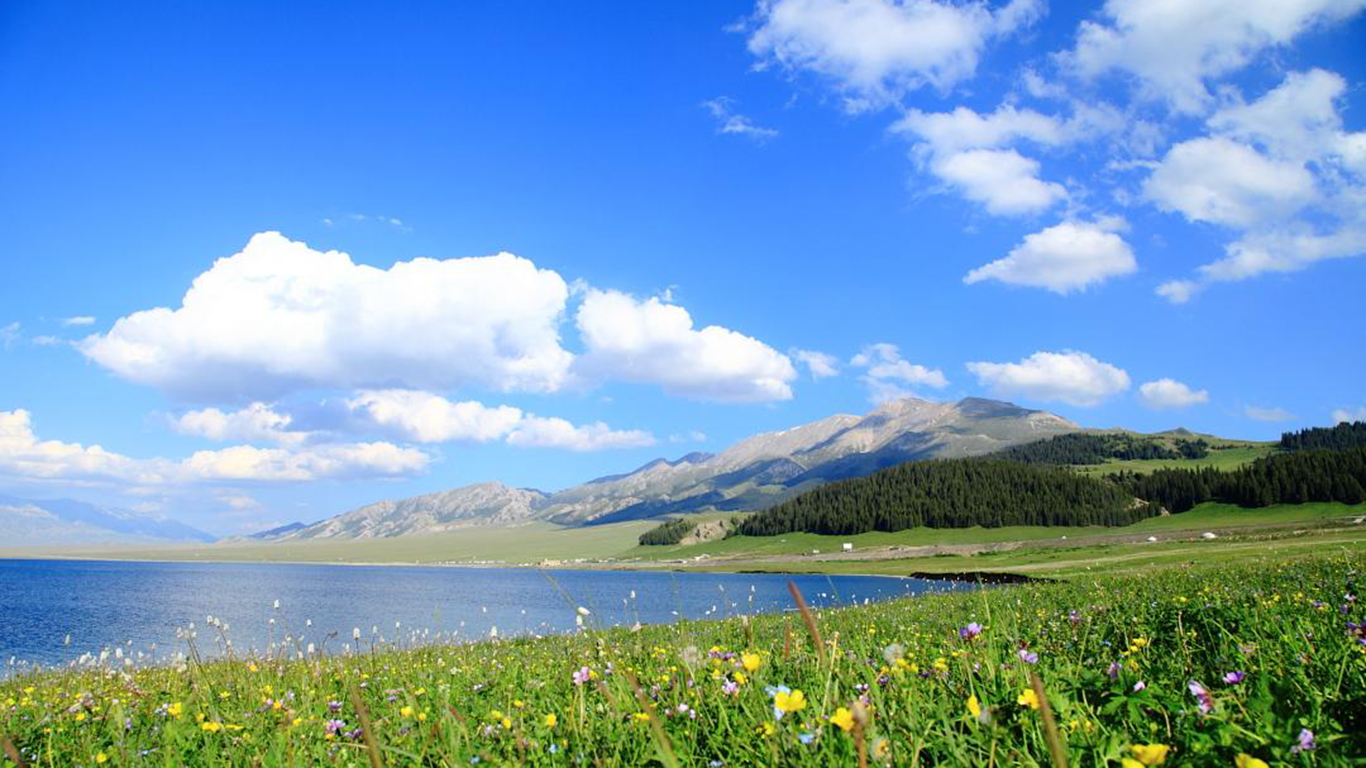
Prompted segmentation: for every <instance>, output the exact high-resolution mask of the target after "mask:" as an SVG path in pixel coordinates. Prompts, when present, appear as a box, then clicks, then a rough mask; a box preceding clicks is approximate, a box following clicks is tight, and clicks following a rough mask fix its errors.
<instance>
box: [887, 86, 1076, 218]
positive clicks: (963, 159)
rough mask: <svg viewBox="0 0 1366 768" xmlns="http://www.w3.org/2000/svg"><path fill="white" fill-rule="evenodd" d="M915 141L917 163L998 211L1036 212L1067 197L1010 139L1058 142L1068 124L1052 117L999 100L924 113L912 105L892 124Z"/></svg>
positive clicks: (1008, 213)
mask: <svg viewBox="0 0 1366 768" xmlns="http://www.w3.org/2000/svg"><path fill="white" fill-rule="evenodd" d="M891 130H892V131H893V132H894V133H898V134H901V135H903V136H906V137H908V138H911V140H912V141H913V142H914V150H913V153H912V154H913V156H914V157H915V158H916V160H917V162H918V163H919V164H920V165H921V167H923V168H926V169H928V170H929V171H930V172H931V173H933V174H934V175H935V176H937V177H939V178H940V179H941V180H943V181H944V182H946V183H947V184H949V185H950V186H952V187H954V188H956V189H957V190H958V191H959V192H960V193H961V194H962V195H963V196H964V197H966V198H968V199H969V200H972V201H974V202H978V203H981V204H982V205H983V206H985V207H986V209H987V211H988V212H990V213H992V214H996V215H1006V216H1013V215H1020V214H1029V213H1038V212H1039V211H1042V210H1044V209H1047V208H1049V207H1051V206H1052V205H1053V204H1054V203H1057V202H1058V201H1060V200H1065V199H1066V198H1067V190H1066V189H1064V188H1063V187H1062V185H1060V184H1056V183H1053V182H1046V181H1043V180H1041V179H1040V178H1039V163H1038V161H1037V160H1034V159H1032V158H1028V157H1025V156H1024V155H1021V154H1020V153H1019V152H1018V151H1016V150H1015V149H1012V148H1008V145H1010V144H1012V143H1014V142H1017V141H1022V140H1027V141H1031V142H1034V143H1036V144H1040V145H1044V146H1056V145H1059V144H1062V143H1064V142H1065V141H1068V140H1070V130H1069V128H1068V127H1067V126H1065V125H1064V124H1063V123H1061V122H1059V121H1058V120H1057V119H1055V118H1053V117H1049V116H1046V115H1042V114H1040V113H1038V112H1034V111H1032V110H1028V109H1025V110H1018V109H1016V108H1015V107H1014V106H1011V105H1003V106H1001V107H999V108H997V110H996V111H995V112H993V113H991V114H985V115H984V114H978V113H977V112H974V111H973V110H971V109H968V108H966V107H961V106H960V107H958V108H956V109H954V110H953V111H952V112H936V113H927V112H921V111H920V110H916V109H912V110H910V111H908V112H907V113H906V114H905V116H903V117H902V118H901V119H900V120H898V121H897V122H896V123H895V124H894V125H893V126H892V128H891Z"/></svg>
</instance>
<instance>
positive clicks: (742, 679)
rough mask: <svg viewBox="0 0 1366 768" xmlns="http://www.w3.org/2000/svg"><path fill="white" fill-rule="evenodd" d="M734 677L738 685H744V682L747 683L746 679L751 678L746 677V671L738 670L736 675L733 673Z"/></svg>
mask: <svg viewBox="0 0 1366 768" xmlns="http://www.w3.org/2000/svg"><path fill="white" fill-rule="evenodd" d="M732 677H734V678H735V684H736V685H744V684H745V681H746V680H748V679H749V678H747V677H745V673H744V672H736V673H735V674H734V675H732Z"/></svg>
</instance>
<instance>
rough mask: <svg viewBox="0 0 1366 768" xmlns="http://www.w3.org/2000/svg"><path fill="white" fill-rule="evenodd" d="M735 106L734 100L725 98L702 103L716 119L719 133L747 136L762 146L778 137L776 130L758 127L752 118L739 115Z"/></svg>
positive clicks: (721, 97) (720, 97)
mask: <svg viewBox="0 0 1366 768" xmlns="http://www.w3.org/2000/svg"><path fill="white" fill-rule="evenodd" d="M734 105H735V102H734V100H732V99H729V98H727V97H725V96H719V97H717V98H715V99H710V100H708V101H704V102H702V106H703V107H705V108H706V110H707V111H708V112H710V113H711V116H712V117H714V118H716V132H717V133H729V134H735V135H738V136H747V137H749V138H751V139H754V140H755V141H757V142H759V143H761V144H762V143H763V142H765V141H768V140H769V139H771V138H773V137H775V136H777V135H778V132H777V131H775V130H774V129H772V128H765V127H763V126H761V125H757V124H755V122H754V121H753V120H751V119H750V118H748V117H746V116H744V115H741V114H739V113H737V112H736V111H735V106H734Z"/></svg>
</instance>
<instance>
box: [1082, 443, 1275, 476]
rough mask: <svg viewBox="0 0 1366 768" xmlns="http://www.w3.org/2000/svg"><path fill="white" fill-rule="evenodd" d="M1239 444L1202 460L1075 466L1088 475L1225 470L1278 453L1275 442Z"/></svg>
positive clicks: (1134, 461) (1147, 461)
mask: <svg viewBox="0 0 1366 768" xmlns="http://www.w3.org/2000/svg"><path fill="white" fill-rule="evenodd" d="M1236 445H1238V446H1239V447H1236V448H1224V449H1221V450H1217V451H1216V450H1212V451H1210V452H1209V455H1208V456H1205V457H1204V458H1202V459H1138V460H1133V461H1118V460H1111V461H1107V462H1105V463H1104V464H1081V465H1077V466H1074V467H1073V469H1075V470H1077V471H1078V472H1081V473H1082V474H1084V475H1107V474H1109V473H1111V472H1119V471H1121V470H1126V471H1129V472H1152V471H1153V470H1155V469H1164V468H1173V467H1174V468H1179V469H1201V468H1203V467H1213V468H1214V469H1218V470H1221V471H1224V472H1227V471H1230V470H1234V469H1237V468H1238V467H1241V466H1243V465H1244V464H1251V463H1252V462H1253V461H1256V460H1257V459H1260V458H1262V457H1263V456H1270V455H1271V454H1272V453H1275V451H1276V449H1275V443H1263V444H1258V443H1252V444H1247V443H1237V444H1236Z"/></svg>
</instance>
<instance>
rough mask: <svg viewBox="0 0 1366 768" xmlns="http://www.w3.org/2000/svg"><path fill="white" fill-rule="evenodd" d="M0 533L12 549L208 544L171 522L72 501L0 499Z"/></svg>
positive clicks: (202, 536)
mask: <svg viewBox="0 0 1366 768" xmlns="http://www.w3.org/2000/svg"><path fill="white" fill-rule="evenodd" d="M0 530H2V531H4V534H3V536H2V537H0V543H4V544H7V545H13V546H31V545H42V544H106V543H109V544H115V543H148V542H172V541H214V537H213V536H212V535H210V534H207V533H205V532H203V531H201V530H199V529H197V528H191V527H190V526H188V525H185V524H184V523H179V522H176V521H174V520H158V519H156V518H154V517H148V516H146V515H139V514H137V513H135V512H130V511H128V510H126V509H111V508H109V507H101V506H97V505H95V504H87V503H85V502H83V501H73V500H72V499H52V500H35V499H19V498H15V497H13V496H0Z"/></svg>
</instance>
